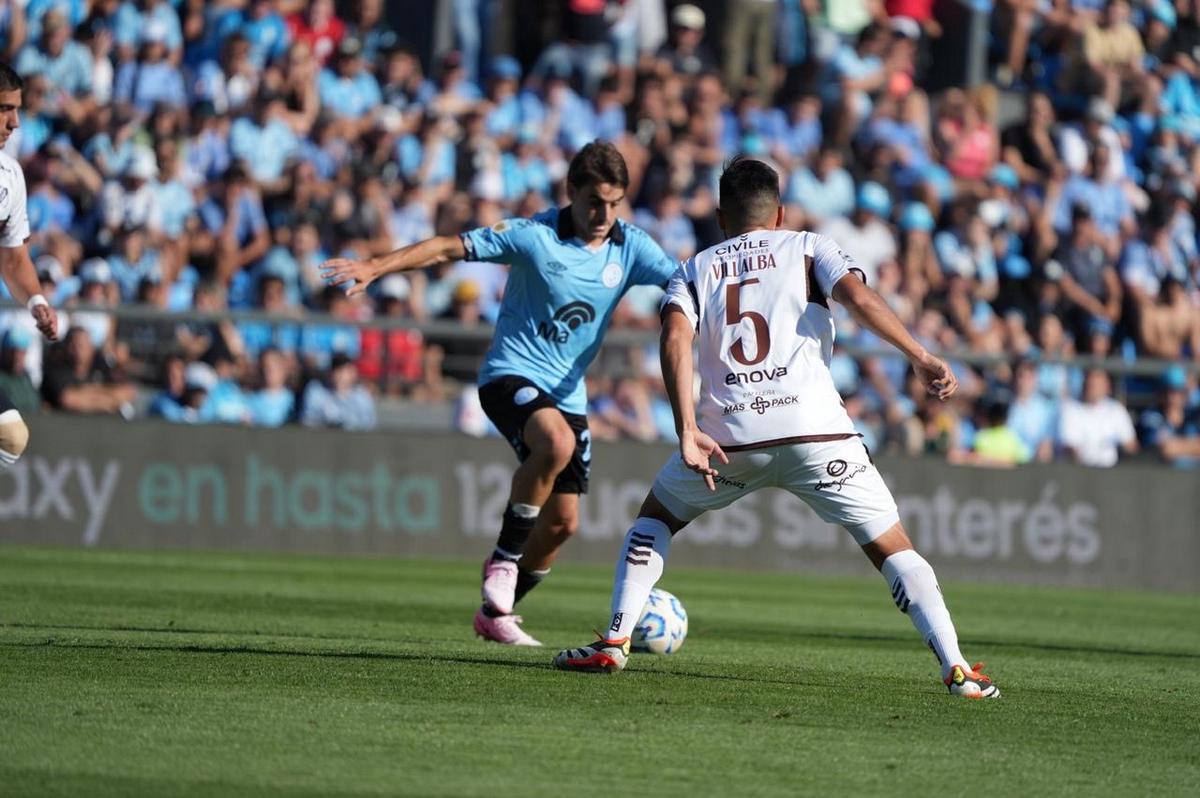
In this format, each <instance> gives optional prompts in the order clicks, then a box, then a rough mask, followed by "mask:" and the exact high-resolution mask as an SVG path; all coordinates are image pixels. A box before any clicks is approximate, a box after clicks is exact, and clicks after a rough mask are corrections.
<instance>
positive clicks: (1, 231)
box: [0, 63, 58, 468]
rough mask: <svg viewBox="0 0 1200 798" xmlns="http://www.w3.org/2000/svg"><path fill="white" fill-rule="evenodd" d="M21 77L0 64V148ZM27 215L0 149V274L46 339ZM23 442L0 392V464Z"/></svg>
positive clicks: (46, 318) (49, 325)
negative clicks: (28, 243)
mask: <svg viewBox="0 0 1200 798" xmlns="http://www.w3.org/2000/svg"><path fill="white" fill-rule="evenodd" d="M23 86H24V83H23V81H22V80H21V76H20V75H18V74H17V73H16V72H15V71H14V70H13V69H12V67H10V66H9V65H8V64H3V63H0V150H2V149H3V148H4V145H5V144H7V143H8V139H9V137H10V136H11V135H12V133H13V131H14V130H16V129H17V128H18V127H19V126H20V124H21V122H20V116H19V113H18V111H19V110H20V108H21V90H22V88H23ZM28 238H29V214H28V211H27V209H26V207H25V174H24V172H22V171H21V165H20V164H19V163H17V162H16V160H14V159H13V158H11V157H9V156H8V155H6V154H4V153H3V152H0V277H3V281H4V285H5V286H6V287H7V288H8V293H9V294H10V295H11V296H12V297H13V298H14V299H16V300H17V301H18V302H23V303H25V306H26V307H27V308H28V309H29V313H30V315H32V316H33V320H34V322H35V323H36V325H37V328H38V331H39V332H41V334H42V335H44V336H46V337H47V338H49V339H50V340H51V341H53V340H55V339H56V338H57V337H58V320H57V319H56V318H55V315H54V308H52V307H50V303H49V302H47V301H46V297H44V296H43V295H42V286H41V283H40V282H39V281H38V277H37V272H36V271H35V270H34V268H33V261H32V260H31V259H30V257H29V248H28V247H27V246H26V245H25V242H26V241H27V240H28ZM28 443H29V428H28V427H26V426H25V421H24V419H22V418H21V413H20V412H19V411H18V410H17V409H16V408H15V407H13V405H12V403H11V402H10V401H9V399H8V397H7V396H6V395H5V394H4V392H3V391H0V468H4V467H7V466H11V465H13V464H14V463H16V462H17V458H19V457H20V456H21V454H22V453H24V451H25V447H26V446H27V445H28Z"/></svg>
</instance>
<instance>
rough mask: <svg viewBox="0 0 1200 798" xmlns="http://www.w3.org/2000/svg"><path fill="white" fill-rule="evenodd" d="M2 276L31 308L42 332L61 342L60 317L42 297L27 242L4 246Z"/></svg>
mask: <svg viewBox="0 0 1200 798" xmlns="http://www.w3.org/2000/svg"><path fill="white" fill-rule="evenodd" d="M0 277H3V278H4V284H5V285H7V286H8V290H9V292H11V293H12V295H13V297H14V298H15V299H16V300H17V301H18V302H24V303H25V306H26V307H27V308H29V313H30V314H31V315H32V316H33V320H34V321H35V322H36V323H37V328H38V331H39V332H41V334H42V335H44V336H46V338H47V339H49V340H51V341H57V340H58V317H57V315H56V314H55V313H54V308H52V307H50V303H49V302H47V301H46V297H44V296H42V293H41V291H42V286H41V284H40V283H39V282H38V278H37V271H36V270H35V269H34V268H33V261H32V260H30V258H29V249H28V248H27V247H26V246H25V245H24V244H22V245H21V246H19V247H0Z"/></svg>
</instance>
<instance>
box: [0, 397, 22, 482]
mask: <svg viewBox="0 0 1200 798" xmlns="http://www.w3.org/2000/svg"><path fill="white" fill-rule="evenodd" d="M5 405H8V400H7V397H5V396H4V395H3V393H0V468H7V467H9V466H11V465H14V464H15V463H16V462H17V460H18V459H19V458H20V457H21V455H22V454H24V453H25V447H26V446H28V445H29V427H27V426H25V420H24V419H23V418H21V414H20V412H18V411H17V410H16V409H15V408H13V407H12V406H11V405H8V407H5Z"/></svg>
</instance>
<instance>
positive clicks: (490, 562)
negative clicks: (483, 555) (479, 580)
mask: <svg viewBox="0 0 1200 798" xmlns="http://www.w3.org/2000/svg"><path fill="white" fill-rule="evenodd" d="M516 592H517V564H516V563H515V562H513V561H512V560H501V559H499V558H497V557H488V558H487V559H486V560H484V561H483V587H482V589H481V590H480V593H481V594H482V595H483V601H484V603H485V604H488V605H490V606H491V607H492V609H494V610H495V611H496V612H498V613H500V614H501V615H508V614H509V613H511V612H512V611H513V604H515V603H516V601H515V596H516Z"/></svg>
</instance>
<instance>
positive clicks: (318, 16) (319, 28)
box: [287, 0, 346, 64]
mask: <svg viewBox="0 0 1200 798" xmlns="http://www.w3.org/2000/svg"><path fill="white" fill-rule="evenodd" d="M287 26H288V33H289V34H290V35H291V39H292V41H293V42H301V43H303V44H306V45H308V47H309V49H310V50H312V54H313V55H314V56H315V57H316V59H317V60H318V61H319V62H321V63H322V64H324V63H326V62H327V61H329V59H330V58H331V57H332V56H333V53H334V51H335V50H336V49H337V47H338V45H339V44H341V43H342V37H344V36H345V35H346V23H344V22H343V21H342V20H341V19H340V18H339V17H338V16H337V15H336V13H335V10H334V5H333V0H308V3H307V4H306V7H305V9H304V10H303V11H297V12H295V13H293V14H291V15H290V16H289V17H288V18H287Z"/></svg>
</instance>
